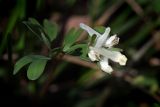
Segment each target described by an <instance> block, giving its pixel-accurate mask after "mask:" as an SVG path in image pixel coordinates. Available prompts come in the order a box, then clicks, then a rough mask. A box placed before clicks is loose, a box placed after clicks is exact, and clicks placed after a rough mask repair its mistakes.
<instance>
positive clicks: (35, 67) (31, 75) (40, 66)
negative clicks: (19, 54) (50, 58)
mask: <svg viewBox="0 0 160 107" xmlns="http://www.w3.org/2000/svg"><path fill="white" fill-rule="evenodd" d="M46 63H47V59H37V60H33V62H32V63H31V64H30V65H29V67H28V70H27V77H28V79H30V80H36V79H37V78H39V77H40V75H41V74H42V73H43V71H44V69H45V66H46Z"/></svg>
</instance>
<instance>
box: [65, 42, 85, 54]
mask: <svg viewBox="0 0 160 107" xmlns="http://www.w3.org/2000/svg"><path fill="white" fill-rule="evenodd" d="M86 45H87V44H77V45H74V46H71V47H70V48H69V49H68V50H67V53H70V52H73V51H74V50H76V49H78V48H84V47H86ZM87 46H88V45H87Z"/></svg>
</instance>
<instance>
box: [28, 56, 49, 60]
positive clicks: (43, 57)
mask: <svg viewBox="0 0 160 107" xmlns="http://www.w3.org/2000/svg"><path fill="white" fill-rule="evenodd" d="M29 57H30V58H32V59H33V60H36V59H46V60H50V59H51V58H49V57H46V56H42V55H29Z"/></svg>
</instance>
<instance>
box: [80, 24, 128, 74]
mask: <svg viewBox="0 0 160 107" xmlns="http://www.w3.org/2000/svg"><path fill="white" fill-rule="evenodd" d="M80 27H81V28H82V29H84V30H86V31H87V32H88V34H89V35H90V36H91V37H92V36H93V35H96V39H95V41H94V42H95V43H94V45H93V46H89V53H88V56H89V58H90V60H91V61H98V62H99V64H100V67H101V69H102V70H103V71H105V72H107V73H111V72H112V71H113V69H112V67H111V66H110V65H109V63H108V60H109V59H110V60H112V61H114V62H117V63H119V64H120V65H126V62H127V57H126V56H125V55H123V54H122V53H120V51H115V50H112V47H113V46H114V45H117V44H118V43H119V38H118V37H117V35H113V36H111V37H109V33H110V30H111V29H110V28H109V27H107V28H106V29H105V32H104V33H103V34H100V33H98V32H97V31H95V30H94V29H92V28H90V27H89V26H87V25H85V24H83V23H80Z"/></svg>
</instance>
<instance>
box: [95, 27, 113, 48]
mask: <svg viewBox="0 0 160 107" xmlns="http://www.w3.org/2000/svg"><path fill="white" fill-rule="evenodd" d="M110 30H111V29H110V28H109V27H107V28H106V30H105V32H104V34H103V35H101V36H100V37H98V38H97V41H96V44H95V47H97V48H100V47H102V45H103V44H104V43H105V41H106V40H107V38H108V35H109V32H110Z"/></svg>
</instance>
